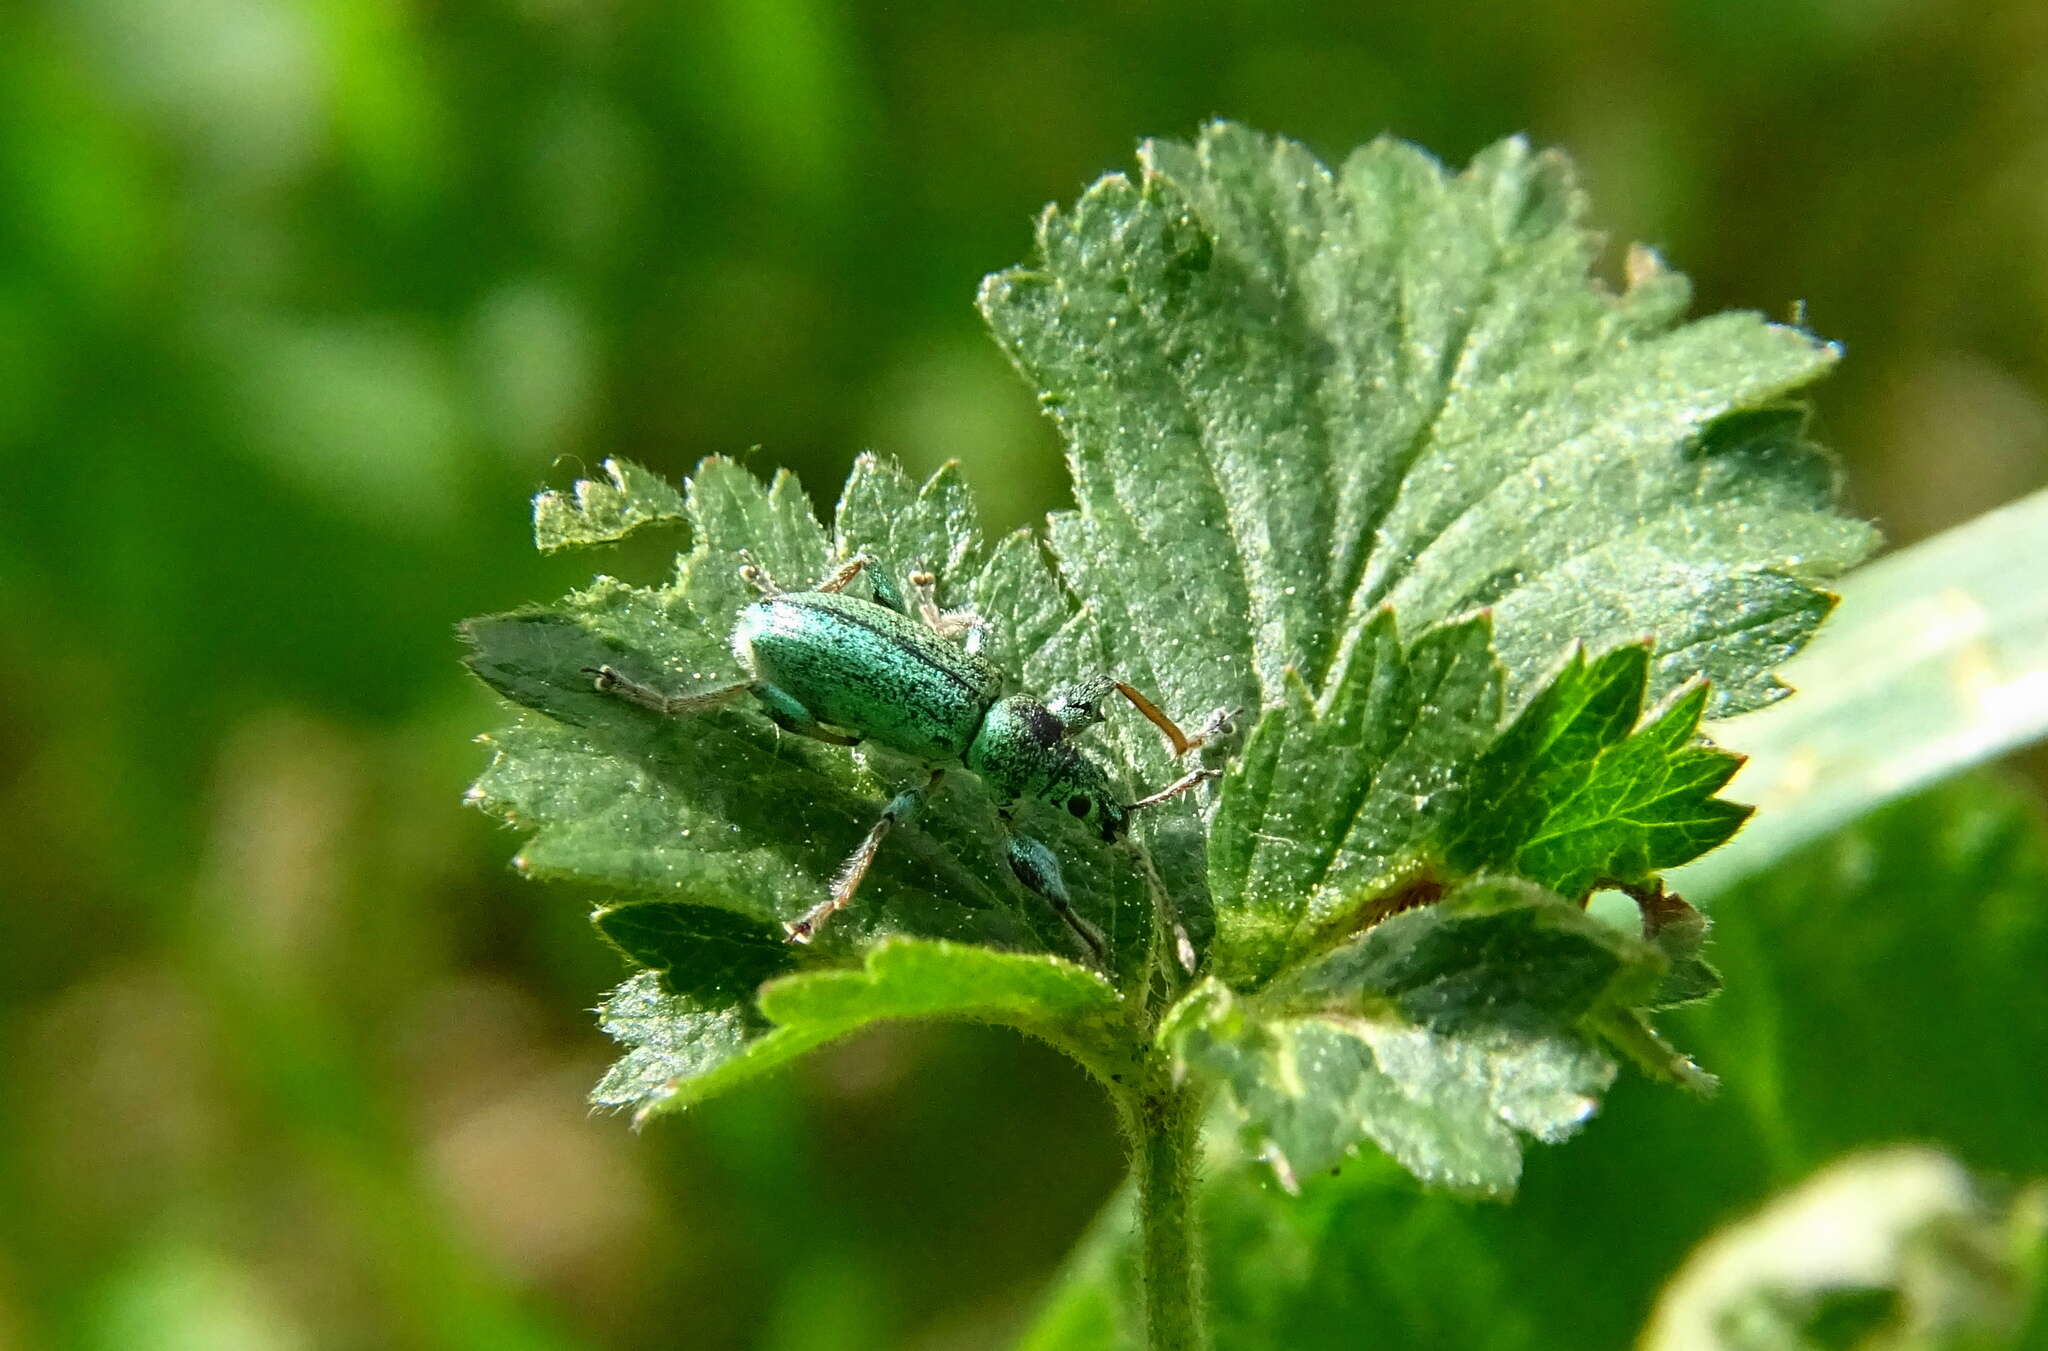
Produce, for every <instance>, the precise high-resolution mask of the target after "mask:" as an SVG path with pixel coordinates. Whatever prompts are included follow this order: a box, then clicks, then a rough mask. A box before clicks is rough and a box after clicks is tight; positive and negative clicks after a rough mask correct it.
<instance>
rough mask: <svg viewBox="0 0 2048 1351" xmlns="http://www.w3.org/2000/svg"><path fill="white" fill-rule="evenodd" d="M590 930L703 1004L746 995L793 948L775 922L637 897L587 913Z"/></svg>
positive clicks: (785, 963) (792, 960)
mask: <svg viewBox="0 0 2048 1351" xmlns="http://www.w3.org/2000/svg"><path fill="white" fill-rule="evenodd" d="M591 920H592V922H593V923H595V924H596V925H597V928H598V932H599V933H602V934H603V935H604V936H605V937H606V938H608V939H610V940H611V942H612V944H613V946H615V947H617V948H618V950H619V951H620V952H623V953H624V954H625V955H626V956H628V957H630V958H632V959H633V960H634V961H636V962H638V963H639V964H640V965H642V966H644V967H646V968H648V969H649V970H650V971H653V972H655V973H657V974H658V975H660V977H661V986H662V988H663V989H664V990H667V991H668V992H669V993H670V994H679V995H688V996H691V997H693V998H695V999H698V1000H701V1001H703V1002H705V1003H707V1004H713V1005H716V1004H733V1003H739V1002H742V1001H745V1000H750V999H752V998H753V995H754V991H755V990H756V989H757V988H758V987H759V986H760V984H761V982H762V981H764V980H767V979H768V978H769V977H771V976H779V975H781V974H782V973H783V972H785V971H788V970H790V969H791V968H793V967H794V966H795V965H796V955H797V949H796V948H795V947H794V946H792V945H791V943H790V941H789V939H788V937H787V936H786V935H785V934H784V933H783V932H782V930H780V929H778V928H775V927H773V926H772V925H767V924H763V923H761V922H760V921H759V920H757V919H753V918H750V917H749V916H746V915H742V914H738V913H736V912H734V911H731V910H722V909H720V908H719V907H717V906H711V905H690V904H688V903H686V902H683V901H643V902H641V903H639V904H638V905H614V906H607V907H606V908H604V909H602V910H599V911H598V912H597V913H596V914H595V915H593V916H591Z"/></svg>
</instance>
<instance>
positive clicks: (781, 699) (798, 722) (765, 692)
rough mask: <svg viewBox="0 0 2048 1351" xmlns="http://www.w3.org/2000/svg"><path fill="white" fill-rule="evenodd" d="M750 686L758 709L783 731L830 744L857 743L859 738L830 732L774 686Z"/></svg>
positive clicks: (808, 712)
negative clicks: (759, 706)
mask: <svg viewBox="0 0 2048 1351" xmlns="http://www.w3.org/2000/svg"><path fill="white" fill-rule="evenodd" d="M752 688H753V691H754V698H755V699H756V700H758V701H759V702H760V705H761V711H762V712H763V713H766V714H767V715H768V717H769V718H770V719H771V720H772V721H773V722H774V723H775V725H776V726H777V727H780V728H781V729H782V730H783V731H785V732H795V733H796V734H797V735H798V736H807V737H809V738H810V739H811V740H813V741H823V742H825V743H826V744H827V745H832V746H858V745H860V738H859V737H857V736H848V735H846V733H844V732H835V731H833V730H832V729H831V728H829V727H827V726H825V724H824V723H822V722H819V721H818V720H817V719H816V718H814V717H812V716H811V710H809V709H808V708H805V707H804V706H803V705H802V704H800V703H798V702H797V701H796V700H795V699H794V698H792V697H790V696H789V695H788V694H785V693H784V692H783V691H781V690H779V689H777V688H776V687H775V686H773V685H770V684H766V683H762V684H759V685H755V686H753V687H752Z"/></svg>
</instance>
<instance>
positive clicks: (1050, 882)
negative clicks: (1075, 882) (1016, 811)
mask: <svg viewBox="0 0 2048 1351" xmlns="http://www.w3.org/2000/svg"><path fill="white" fill-rule="evenodd" d="M1003 834H1004V836H1005V837H1006V839H1007V843H1008V853H1009V858H1010V871H1011V872H1013V873H1015V874H1017V880H1018V881H1019V882H1022V883H1023V884H1024V885H1025V886H1027V887H1029V888H1031V889H1032V890H1033V891H1035V892H1037V893H1038V894H1039V895H1040V896H1043V897H1044V898H1045V900H1046V903H1047V904H1048V905H1050V906H1052V909H1053V913H1054V914H1056V915H1058V916H1059V917H1060V918H1061V919H1062V920H1063V921H1065V922H1066V926H1067V927H1068V928H1069V929H1072V930H1073V931H1074V936H1075V937H1076V938H1078V939H1080V940H1081V942H1082V943H1083V944H1085V945H1086V946H1087V948H1088V951H1089V952H1091V953H1092V954H1094V957H1095V960H1096V961H1097V962H1098V963H1100V962H1102V961H1105V960H1106V958H1105V956H1104V952H1105V949H1104V946H1103V941H1102V931H1101V930H1099V929H1097V928H1096V927H1095V926H1094V925H1093V924H1090V923H1089V922H1088V921H1087V920H1085V919H1082V918H1081V917H1080V916H1079V915H1078V914H1076V913H1075V912H1074V902H1073V897H1071V896H1069V895H1068V894H1067V883H1066V879H1065V878H1063V877H1061V876H1060V861H1059V859H1057V858H1055V857H1054V856H1053V852H1052V850H1051V849H1049V848H1047V847H1046V845H1045V843H1044V842H1043V841H1041V840H1034V839H1032V838H1031V837H1030V836H1029V835H1017V834H1013V833H1012V832H1011V831H1010V825H1009V821H1008V819H1007V818H1005V820H1004V822H1003Z"/></svg>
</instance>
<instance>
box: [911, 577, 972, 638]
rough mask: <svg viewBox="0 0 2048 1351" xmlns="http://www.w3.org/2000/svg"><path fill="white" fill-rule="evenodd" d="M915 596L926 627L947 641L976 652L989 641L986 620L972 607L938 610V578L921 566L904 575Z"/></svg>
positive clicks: (918, 610) (919, 613)
mask: <svg viewBox="0 0 2048 1351" xmlns="http://www.w3.org/2000/svg"><path fill="white" fill-rule="evenodd" d="M906 580H907V581H909V583H910V589H911V591H912V592H913V593H914V594H915V595H916V596H917V612H918V615H919V616H920V617H921V618H922V619H923V620H924V622H925V627H926V628H929V629H930V630H931V631H932V632H933V633H936V634H938V635H939V637H941V638H944V639H946V640H947V641H949V642H955V643H958V644H960V646H962V647H964V648H966V649H967V650H968V651H969V652H972V653H973V654H975V655H976V656H980V655H981V650H982V648H983V647H984V646H986V645H987V642H988V627H989V626H988V621H987V620H985V619H983V618H982V617H981V616H980V615H978V614H976V613H974V611H972V610H941V609H940V608H939V595H938V585H939V579H938V578H937V577H935V576H933V575H932V574H931V573H930V572H927V571H926V570H924V569H923V568H920V569H918V570H917V571H916V572H913V573H911V574H910V576H909V577H908V578H907V579H906Z"/></svg>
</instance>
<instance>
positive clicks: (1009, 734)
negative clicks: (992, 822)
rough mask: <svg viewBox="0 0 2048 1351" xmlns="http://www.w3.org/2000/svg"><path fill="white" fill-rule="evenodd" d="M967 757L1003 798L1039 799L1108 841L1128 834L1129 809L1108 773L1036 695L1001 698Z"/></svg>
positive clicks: (983, 779)
mask: <svg viewBox="0 0 2048 1351" xmlns="http://www.w3.org/2000/svg"><path fill="white" fill-rule="evenodd" d="M965 760H966V763H967V767H968V768H969V769H971V770H973V771H974V772H975V773H976V774H979V775H980V776H981V778H982V781H983V782H984V783H986V784H987V785H988V787H989V790H990V792H991V793H992V794H993V795H994V796H996V797H997V798H998V799H1000V800H1003V801H1010V800H1014V799H1016V798H1020V797H1031V798H1037V799H1039V800H1040V801H1042V802H1047V803H1050V804H1051V805H1053V806H1055V807H1058V808H1060V809H1061V810H1063V811H1066V812H1068V813H1070V814H1072V815H1074V816H1077V817H1079V818H1081V819H1082V820H1084V821H1086V822H1087V823H1088V824H1089V825H1090V826H1091V827H1092V828H1094V829H1095V830H1096V831H1097V832H1099V833H1100V834H1101V835H1102V837H1103V838H1104V839H1116V838H1118V837H1120V836H1121V835H1122V834H1123V826H1124V807H1123V803H1122V800H1121V798H1120V796H1119V795H1118V793H1117V790H1116V787H1115V785H1114V784H1112V783H1111V782H1110V778H1109V775H1108V774H1107V773H1106V772H1105V771H1104V770H1103V768H1102V766H1100V765H1098V764H1097V763H1095V761H1093V760H1091V759H1089V758H1088V757H1087V756H1086V755H1085V754H1083V753H1082V752H1081V751H1080V750H1079V749H1078V748H1077V747H1076V746H1075V745H1074V743H1073V741H1072V740H1071V739H1070V737H1069V735H1068V732H1067V727H1066V724H1064V723H1062V722H1061V721H1060V720H1059V719H1058V718H1056V717H1054V716H1053V714H1052V713H1051V711H1050V710H1048V709H1047V708H1046V706H1045V705H1044V704H1042V703H1040V702H1039V701H1037V700H1036V699H1032V698H1030V697H1029V696H1026V695H1021V694H1013V695H1011V696H1009V697H1008V698H1005V699H998V700H997V701H996V702H995V703H994V704H993V705H992V706H991V707H990V708H989V711H988V715H987V716H986V717H984V718H983V719H982V721H981V728H980V730H979V731H978V732H977V733H976V734H975V738H974V743H973V744H972V745H971V746H969V747H968V748H967V754H966V756H965Z"/></svg>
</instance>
